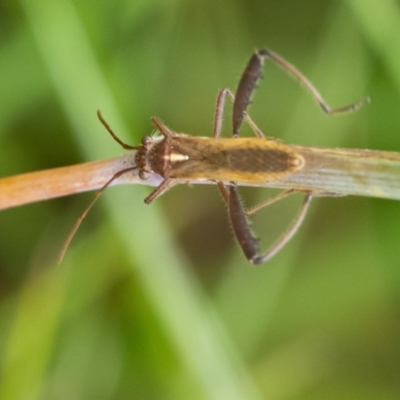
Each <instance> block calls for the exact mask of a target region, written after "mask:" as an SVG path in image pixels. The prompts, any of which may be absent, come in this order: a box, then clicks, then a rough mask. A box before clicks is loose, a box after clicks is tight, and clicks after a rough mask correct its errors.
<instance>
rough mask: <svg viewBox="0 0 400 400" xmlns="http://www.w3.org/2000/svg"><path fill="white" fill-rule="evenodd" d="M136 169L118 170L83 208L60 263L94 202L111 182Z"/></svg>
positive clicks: (69, 236)
mask: <svg viewBox="0 0 400 400" xmlns="http://www.w3.org/2000/svg"><path fill="white" fill-rule="evenodd" d="M135 169H137V167H136V166H135V167H129V168H125V169H122V170H121V171H118V172H117V173H115V174H114V175H113V176H112V177H111V179H109V180H108V181H107V182H106V183H105V184H104V185H103V186H102V187H101V188H100V189H99V190H98V191H97V192H96V194H95V196H94V198H93V200H92V201H91V202H90V203H89V204H88V205H87V206H86V208H85V209H84V210H83V212H82V214H81V215H80V216H79V217H78V219H77V220H76V222H75V225H74V226H73V228H72V229H71V231H70V233H69V234H68V236H67V239H66V240H65V242H64V244H63V246H62V248H61V251H60V254H59V255H58V259H57V262H58V263H59V264H60V263H61V262H62V260H63V259H64V256H65V253H66V252H67V249H68V247H69V244H70V243H71V240H72V238H73V237H74V236H75V233H76V231H77V230H78V228H79V227H80V225H81V223H82V221H83V220H84V218H85V217H86V215H87V214H88V213H89V211H90V210H91V208H92V207H93V205H94V203H96V201H97V200H98V198H99V197H100V196H101V195H102V194H103V192H104V190H106V189H107V187H108V186H110V184H111V183H112V182H113V181H114V180H115V179H117V178H119V177H120V176H121V175H124V174H126V173H127V172H129V171H134V170H135Z"/></svg>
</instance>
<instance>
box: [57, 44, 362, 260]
mask: <svg viewBox="0 0 400 400" xmlns="http://www.w3.org/2000/svg"><path fill="white" fill-rule="evenodd" d="M265 58H269V59H271V60H272V61H274V62H275V63H277V64H278V65H279V66H280V67H282V68H283V69H285V70H286V71H287V72H289V74H291V75H292V76H293V77H294V78H296V79H297V80H298V81H300V83H301V84H303V85H304V86H305V87H306V89H308V90H309V92H310V93H311V95H312V96H313V97H314V98H315V100H316V101H317V103H318V104H319V105H320V106H321V108H322V110H323V111H324V112H325V113H327V114H342V113H346V112H350V111H355V110H357V109H358V108H360V107H361V106H363V105H364V104H365V103H367V102H368V101H369V99H368V98H366V99H363V100H361V101H358V102H356V103H354V104H351V105H349V106H346V107H342V108H336V109H331V108H330V107H329V105H328V104H327V103H326V101H325V100H324V99H323V97H322V96H321V95H320V93H319V92H318V90H317V89H316V88H315V87H314V85H313V84H312V83H311V82H310V81H309V80H308V79H307V78H306V77H305V76H304V75H303V74H302V73H301V72H300V71H298V70H297V69H296V68H295V67H294V66H293V65H291V64H290V63H289V62H287V61H286V60H284V59H283V58H282V57H280V56H279V55H278V54H276V53H274V52H272V51H270V50H266V49H263V50H258V51H256V52H255V53H254V54H253V55H252V57H251V58H250V60H249V62H248V64H247V66H246V68H245V70H244V72H243V74H242V76H241V79H240V81H239V85H238V88H237V90H236V95H234V94H233V93H232V92H231V91H230V90H229V89H221V90H220V91H219V93H218V96H217V104H216V111H215V118H214V135H213V137H192V136H188V135H185V134H181V133H176V132H174V131H172V130H170V129H169V128H168V127H167V126H165V125H164V124H163V123H162V122H161V121H160V120H159V119H157V118H155V117H153V118H152V122H153V124H154V125H155V127H156V128H157V130H158V131H159V132H160V133H161V135H162V136H161V137H156V138H153V137H150V136H145V137H144V138H143V139H142V144H141V145H139V146H130V145H128V144H126V143H124V142H122V141H121V140H120V139H119V138H118V137H117V136H116V135H115V133H114V132H113V131H112V129H111V128H110V126H109V125H108V123H107V122H106V121H105V120H104V118H103V117H102V115H101V113H100V112H99V111H98V117H99V119H100V121H101V122H102V124H103V125H104V126H105V128H106V129H107V131H108V132H109V133H110V134H111V136H112V137H113V138H114V140H116V141H117V142H118V143H119V144H120V145H121V146H122V147H123V148H124V149H127V150H136V155H135V165H134V166H133V167H129V168H126V169H124V170H121V171H119V172H117V173H116V174H115V175H114V176H113V177H111V179H110V180H109V181H108V182H107V183H106V184H105V185H104V186H103V187H102V188H101V189H100V190H99V191H98V192H97V193H96V196H95V198H94V199H93V201H92V202H91V203H90V204H89V206H88V207H87V208H86V210H85V211H84V212H83V213H82V215H81V216H80V217H79V219H78V221H77V222H76V224H75V227H74V228H73V230H72V232H71V233H70V235H69V236H68V238H67V240H66V242H65V244H64V247H63V250H62V252H61V254H60V259H62V257H63V256H64V253H65V251H66V248H67V247H68V244H69V242H70V241H71V239H72V237H73V235H74V234H75V232H76V230H77V229H78V227H79V225H80V223H81V222H82V220H83V218H84V217H85V216H86V214H87V213H88V212H89V210H90V208H91V207H92V206H93V204H94V202H95V201H96V200H97V199H98V197H99V196H100V195H101V193H102V192H103V191H104V190H105V188H106V187H107V186H108V185H109V184H110V183H111V182H112V181H113V180H114V179H116V178H118V177H120V176H121V175H123V174H125V173H127V172H129V171H132V170H138V173H139V177H140V178H141V179H143V180H145V179H148V178H149V177H150V175H151V174H158V175H160V176H161V177H162V178H163V181H162V182H161V184H160V185H159V186H158V187H157V188H156V189H154V190H153V191H152V192H151V193H150V194H149V195H148V196H147V197H146V198H145V200H144V201H145V203H146V204H150V203H151V202H152V201H153V200H155V199H156V198H157V197H159V196H161V195H162V194H164V193H165V192H166V191H168V190H169V189H171V188H172V187H173V186H175V185H177V184H179V183H188V182H193V181H200V180H207V181H210V180H211V181H214V182H215V183H216V184H217V187H218V189H219V190H220V192H221V194H222V196H223V199H224V201H225V202H226V204H227V206H228V209H229V216H230V220H231V223H232V226H233V231H234V234H235V236H236V238H237V241H238V243H239V245H240V246H241V248H242V250H243V253H244V254H245V256H246V258H247V260H248V261H249V262H250V263H251V264H260V263H263V262H266V261H268V260H269V259H271V258H272V257H273V256H274V255H275V254H276V253H277V252H278V251H279V250H280V249H281V248H282V247H283V246H284V245H285V244H286V243H287V242H288V241H289V240H290V239H291V238H292V237H293V235H294V234H295V233H296V231H297V230H298V228H299V227H300V225H301V223H302V222H303V219H304V217H305V215H306V212H307V210H308V207H309V205H310V201H311V199H312V197H313V196H320V195H332V194H330V193H329V194H324V193H313V192H306V193H304V200H303V203H302V205H301V208H300V211H299V213H298V215H297V217H296V218H295V220H294V221H293V223H292V224H291V225H290V226H289V228H288V229H287V230H286V232H285V233H284V234H283V235H282V236H281V237H280V238H279V240H278V241H277V242H276V243H274V244H273V245H272V246H271V247H270V248H269V249H268V250H267V251H266V252H265V253H263V254H260V250H259V239H257V238H255V237H254V236H253V233H252V231H251V229H250V225H249V222H248V218H247V217H248V215H250V214H252V213H254V212H255V211H258V210H259V209H261V208H263V207H266V206H267V205H270V204H272V203H273V202H276V201H278V200H280V199H282V198H284V197H287V196H289V195H291V194H292V193H295V190H294V189H289V190H286V191H284V192H282V193H281V194H279V195H277V196H276V197H274V198H272V199H269V200H268V201H266V202H264V203H262V204H261V205H260V206H258V207H256V208H255V209H253V210H250V211H246V210H245V208H244V207H243V205H242V202H241V200H240V197H239V194H238V191H237V184H238V183H258V182H269V181H274V180H277V179H281V178H283V177H285V176H287V175H288V174H292V173H294V172H296V171H298V170H300V169H302V168H303V167H304V165H305V160H304V159H303V157H302V156H301V155H300V154H297V153H296V152H295V151H294V150H293V149H292V147H291V146H290V145H285V144H283V143H281V142H277V141H276V140H273V139H270V138H267V137H265V136H264V134H263V133H262V132H261V130H260V129H259V128H258V126H257V125H256V124H255V123H254V121H253V120H252V119H251V118H250V117H249V116H248V114H247V108H248V105H249V104H250V98H251V95H252V93H253V91H254V89H255V87H256V83H257V81H258V80H259V79H260V78H261V76H262V69H263V63H264V60H265ZM226 96H229V97H230V98H231V100H232V101H233V114H232V131H233V137H232V138H222V137H221V128H222V116H223V111H224V106H225V99H226ZM244 120H245V121H246V122H247V123H248V124H249V125H250V127H251V128H252V130H253V131H254V133H255V135H256V137H250V138H248V137H245V138H242V137H240V134H239V132H240V127H241V125H242V123H243V121H244Z"/></svg>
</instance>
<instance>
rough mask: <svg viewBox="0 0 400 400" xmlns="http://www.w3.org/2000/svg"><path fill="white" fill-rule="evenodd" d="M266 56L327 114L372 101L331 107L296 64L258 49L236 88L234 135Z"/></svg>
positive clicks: (259, 76) (352, 109)
mask: <svg viewBox="0 0 400 400" xmlns="http://www.w3.org/2000/svg"><path fill="white" fill-rule="evenodd" d="M266 57H268V58H270V59H271V60H272V61H274V62H275V63H276V64H278V65H279V66H280V67H281V68H283V69H284V70H286V71H287V72H288V73H289V74H290V75H292V76H293V77H294V78H295V79H297V80H298V81H299V82H300V83H301V84H302V85H303V86H305V88H306V89H307V90H308V91H309V92H310V93H311V95H312V96H313V97H314V99H315V100H316V101H317V103H318V104H319V105H320V107H321V108H322V110H323V111H324V112H325V113H327V114H343V113H347V112H352V111H356V110H358V109H359V108H360V107H362V106H363V105H365V104H367V103H369V101H370V99H369V98H368V97H366V98H364V99H362V100H360V101H358V102H356V103H353V104H350V105H348V106H345V107H339V108H331V107H330V106H329V104H328V103H327V102H326V101H325V99H324V98H323V97H322V95H321V94H320V93H319V91H318V90H317V88H316V87H315V86H314V85H313V84H312V83H311V81H310V80H309V79H308V78H306V77H305V76H304V75H303V74H302V73H301V72H300V71H299V70H298V69H297V68H296V67H295V66H294V65H292V64H290V63H289V62H288V61H286V60H285V59H284V58H282V57H281V56H279V55H278V54H276V53H274V52H273V51H271V50H267V49H261V50H258V51H256V52H255V53H254V54H253V56H252V57H251V58H250V60H249V62H248V64H247V66H246V69H245V70H244V72H243V74H242V77H241V79H240V81H239V85H238V88H237V90H236V97H235V101H234V105H233V115H232V124H233V135H234V136H239V130H240V126H241V125H242V122H243V118H244V116H245V113H246V110H247V107H248V106H249V104H250V98H251V95H252V93H253V91H254V89H255V88H256V84H257V81H258V79H259V78H261V76H262V69H263V64H264V59H265V58H266Z"/></svg>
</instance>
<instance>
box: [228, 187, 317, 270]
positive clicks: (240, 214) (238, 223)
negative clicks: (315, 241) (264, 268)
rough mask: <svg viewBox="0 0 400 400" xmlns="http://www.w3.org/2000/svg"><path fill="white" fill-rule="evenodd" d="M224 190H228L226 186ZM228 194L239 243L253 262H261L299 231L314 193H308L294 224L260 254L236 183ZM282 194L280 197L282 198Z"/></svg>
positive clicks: (268, 258) (231, 216) (232, 220)
mask: <svg viewBox="0 0 400 400" xmlns="http://www.w3.org/2000/svg"><path fill="white" fill-rule="evenodd" d="M224 190H226V191H227V189H226V188H225V187H224ZM287 192H289V191H286V192H283V193H282V196H283V195H285V193H287ZM289 194H291V193H287V194H286V196H287V195H289ZM228 196H229V197H228V201H229V203H228V204H229V215H230V219H231V222H232V227H233V231H234V233H235V236H236V238H237V240H238V242H239V245H240V247H241V248H242V250H243V252H244V254H245V256H246V258H247V259H248V260H249V262H250V263H251V264H261V263H263V262H266V261H268V260H270V259H271V258H272V257H273V256H274V255H275V254H277V253H278V252H279V250H281V249H282V248H283V247H284V246H285V245H286V243H287V242H288V241H289V240H290V239H291V238H292V237H293V236H294V234H295V233H296V232H297V230H298V229H299V227H300V225H301V224H302V222H303V220H304V217H305V215H306V213H307V210H308V207H309V205H310V201H311V198H312V193H307V194H306V195H305V197H304V201H303V204H302V206H301V208H300V211H299V214H298V215H297V217H296V219H295V220H294V221H293V223H292V225H291V226H290V227H289V228H288V229H287V231H286V232H285V233H284V234H283V235H282V237H281V238H280V239H279V240H278V241H277V242H276V243H274V244H273V245H272V246H271V247H270V248H269V250H267V252H265V253H264V254H263V255H260V254H259V246H258V242H259V239H257V238H255V237H254V236H253V234H252V232H251V228H250V224H249V221H248V220H247V216H246V212H245V210H244V208H243V205H242V202H241V200H240V197H239V194H238V192H237V188H236V185H235V184H233V185H232V186H230V187H229V194H228ZM282 196H281V197H280V198H282ZM270 204H271V203H270Z"/></svg>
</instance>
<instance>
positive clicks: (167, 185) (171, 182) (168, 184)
mask: <svg viewBox="0 0 400 400" xmlns="http://www.w3.org/2000/svg"><path fill="white" fill-rule="evenodd" d="M178 183H179V182H178V181H177V180H176V179H170V178H165V179H164V180H163V181H162V182H161V183H160V184H159V185H158V186H157V187H156V188H155V189H154V190H153V191H152V192H151V193H150V194H149V195H148V196H147V197H146V198H145V199H144V202H145V203H146V204H150V203H151V202H152V201H153V200H155V199H156V198H157V197H160V196H161V195H162V194H164V193H165V192H166V191H167V190H169V189H171V188H172V187H174V186H175V185H176V184H178Z"/></svg>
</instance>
